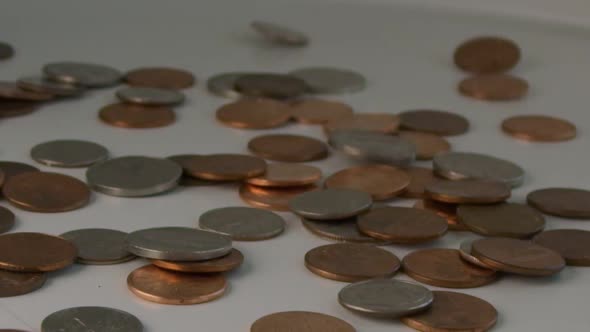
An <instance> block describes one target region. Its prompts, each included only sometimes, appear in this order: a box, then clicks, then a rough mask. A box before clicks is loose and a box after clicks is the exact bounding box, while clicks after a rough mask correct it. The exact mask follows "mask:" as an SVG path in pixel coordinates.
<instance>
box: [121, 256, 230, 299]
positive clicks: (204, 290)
mask: <svg viewBox="0 0 590 332" xmlns="http://www.w3.org/2000/svg"><path fill="white" fill-rule="evenodd" d="M127 286H128V287H129V290H131V292H133V294H135V295H137V296H138V297H140V298H142V299H144V300H147V301H151V302H156V303H160V304H176V305H188V304H197V303H203V302H209V301H213V300H215V299H217V298H220V297H221V296H222V295H223V293H225V290H226V288H227V281H226V280H225V277H224V276H223V275H222V274H216V273H215V274H211V273H209V274H189V273H182V272H174V271H168V270H163V269H160V268H158V267H156V266H154V265H146V266H143V267H140V268H138V269H136V270H134V271H133V272H131V274H129V276H128V277H127Z"/></svg>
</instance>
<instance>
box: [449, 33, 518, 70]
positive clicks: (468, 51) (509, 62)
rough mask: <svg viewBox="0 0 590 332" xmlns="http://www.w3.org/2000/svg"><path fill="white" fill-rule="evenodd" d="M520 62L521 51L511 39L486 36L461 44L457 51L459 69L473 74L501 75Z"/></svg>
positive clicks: (455, 58)
mask: <svg viewBox="0 0 590 332" xmlns="http://www.w3.org/2000/svg"><path fill="white" fill-rule="evenodd" d="M519 60H520V49H519V48H518V45H516V43H514V42H513V41H512V40H510V39H506V38H502V37H496V36H484V37H476V38H472V39H469V40H466V41H465V42H463V43H461V45H459V47H457V49H456V50H455V54H454V61H455V65H457V67H459V68H461V69H463V70H465V71H468V72H472V73H478V74H484V73H501V72H505V71H508V70H510V69H512V68H513V67H514V66H516V64H517V63H518V61H519Z"/></svg>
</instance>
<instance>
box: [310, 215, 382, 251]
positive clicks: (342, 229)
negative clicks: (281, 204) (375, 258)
mask: <svg viewBox="0 0 590 332" xmlns="http://www.w3.org/2000/svg"><path fill="white" fill-rule="evenodd" d="M356 219H357V218H356V217H351V218H345V219H342V220H329V221H322V220H312V219H307V218H301V222H302V223H303V226H305V228H306V229H307V230H309V231H310V232H311V233H313V234H316V235H317V236H319V237H322V238H326V239H331V240H336V241H342V242H357V243H366V244H375V245H385V244H389V243H390V242H387V241H382V240H377V239H374V238H372V237H370V236H367V235H365V234H363V233H361V232H360V231H359V228H358V226H357V224H356Z"/></svg>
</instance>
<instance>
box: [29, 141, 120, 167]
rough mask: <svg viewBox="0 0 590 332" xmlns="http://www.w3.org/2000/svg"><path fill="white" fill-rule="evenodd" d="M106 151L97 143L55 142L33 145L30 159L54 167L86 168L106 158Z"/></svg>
mask: <svg viewBox="0 0 590 332" xmlns="http://www.w3.org/2000/svg"><path fill="white" fill-rule="evenodd" d="M108 154H109V152H108V151H107V149H106V148H105V147H104V146H102V145H100V144H97V143H94V142H89V141H80V140H56V141H49V142H45V143H41V144H37V145H35V146H34V147H33V148H32V149H31V157H32V158H33V159H34V160H35V161H37V162H39V163H41V164H44V165H47V166H54V167H86V166H89V165H92V164H95V163H97V162H101V161H104V160H106V159H107V158H108Z"/></svg>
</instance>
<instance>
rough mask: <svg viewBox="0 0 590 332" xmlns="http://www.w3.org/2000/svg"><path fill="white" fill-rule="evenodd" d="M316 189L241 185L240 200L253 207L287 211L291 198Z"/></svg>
mask: <svg viewBox="0 0 590 332" xmlns="http://www.w3.org/2000/svg"><path fill="white" fill-rule="evenodd" d="M318 189H319V188H318V187H317V186H315V185H307V186H299V187H288V188H270V187H259V186H253V185H249V184H243V185H242V186H241V187H240V198H241V199H242V200H243V201H244V202H246V203H248V204H250V205H252V206H254V207H258V208H263V209H268V210H276V211H289V202H290V201H291V200H292V199H293V198H295V197H297V196H299V195H301V194H303V193H305V192H308V191H315V190H318Z"/></svg>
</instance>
